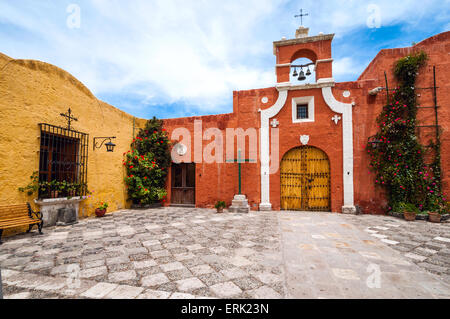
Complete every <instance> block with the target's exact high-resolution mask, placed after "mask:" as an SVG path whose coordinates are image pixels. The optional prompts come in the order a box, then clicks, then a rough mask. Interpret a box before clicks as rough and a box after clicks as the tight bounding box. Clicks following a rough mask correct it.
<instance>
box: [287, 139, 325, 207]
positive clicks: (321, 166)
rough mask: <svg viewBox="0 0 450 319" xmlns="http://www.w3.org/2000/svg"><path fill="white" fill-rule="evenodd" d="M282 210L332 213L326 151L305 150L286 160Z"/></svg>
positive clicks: (300, 150)
mask: <svg viewBox="0 0 450 319" xmlns="http://www.w3.org/2000/svg"><path fill="white" fill-rule="evenodd" d="M281 209H283V210H301V211H330V162H329V160H328V156H327V155H326V154H325V153H324V152H323V151H321V150H320V149H318V148H315V147H311V146H302V147H298V148H294V149H292V150H290V151H289V152H288V153H287V154H286V155H285V156H284V157H283V160H282V161H281Z"/></svg>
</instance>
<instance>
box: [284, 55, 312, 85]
mask: <svg viewBox="0 0 450 319" xmlns="http://www.w3.org/2000/svg"><path fill="white" fill-rule="evenodd" d="M290 82H291V84H310V83H316V70H315V63H314V62H313V61H311V60H310V59H307V58H299V59H297V60H295V61H293V62H292V63H291V74H290Z"/></svg>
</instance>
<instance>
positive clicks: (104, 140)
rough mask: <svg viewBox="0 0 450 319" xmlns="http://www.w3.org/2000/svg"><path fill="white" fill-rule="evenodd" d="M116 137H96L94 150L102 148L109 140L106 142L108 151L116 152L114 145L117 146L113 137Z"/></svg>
mask: <svg viewBox="0 0 450 319" xmlns="http://www.w3.org/2000/svg"><path fill="white" fill-rule="evenodd" d="M115 138H116V137H115V136H113V137H94V151H95V149H96V148H98V149H100V148H102V146H103V144H105V142H106V141H108V143H106V144H105V146H106V151H107V152H108V153H112V152H114V147H116V144H114V143H113V142H112V140H113V139H115ZM97 140H102V142H101V143H100V142H97Z"/></svg>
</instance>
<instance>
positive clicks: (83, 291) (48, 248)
mask: <svg viewBox="0 0 450 319" xmlns="http://www.w3.org/2000/svg"><path fill="white" fill-rule="evenodd" d="M388 224H392V225H399V226H397V227H396V226H389V225H388ZM418 225H419V223H417V226H416V224H414V226H412V225H410V224H408V225H403V221H401V220H394V219H393V218H391V217H380V216H346V215H338V214H325V213H281V214H280V213H275V212H267V213H261V212H254V213H251V214H230V213H224V214H222V215H218V214H215V212H214V211H213V210H208V209H194V208H192V209H190V208H161V209H154V210H147V211H136V210H126V211H121V212H117V213H114V214H111V215H107V217H105V218H102V219H95V218H94V219H87V220H82V221H80V223H79V224H77V225H73V226H68V227H58V228H55V227H53V228H47V229H44V231H45V234H44V235H42V236H39V235H38V234H37V233H32V234H23V235H19V236H14V237H12V238H6V239H5V240H4V241H5V243H4V244H3V245H2V246H0V265H1V268H2V279H3V293H4V295H5V297H6V298H13V299H16V298H18V299H25V298H127V299H128V298H160V299H166V298H174V299H182V298H383V297H386V298H404V297H411V298H419V297H424V298H450V286H449V285H447V284H445V283H444V282H442V280H441V278H439V277H437V276H435V275H434V274H430V273H427V272H426V271H424V270H422V269H420V267H419V266H417V265H415V264H414V262H416V259H417V258H416V259H414V258H412V257H411V256H410V255H408V256H404V255H405V253H406V252H403V251H402V252H401V253H400V252H398V251H395V250H393V249H392V248H390V247H388V245H389V246H391V247H393V248H394V249H396V247H401V245H400V241H399V244H396V245H394V244H392V243H390V242H386V240H388V241H390V240H392V241H394V240H395V238H394V237H392V238H391V237H380V236H388V235H381V232H380V231H389V229H400V228H404V229H409V232H413V231H420V233H422V231H421V228H420V226H418ZM432 226H433V227H436V226H435V225H432ZM432 226H429V225H426V227H431V228H432V229H433V227H432ZM437 226H438V227H443V230H442V233H441V232H439V234H438V235H436V236H435V237H438V239H436V238H435V237H433V238H432V239H429V240H428V241H427V242H431V243H435V244H438V245H444V246H445V247H446V248H444V247H443V246H442V247H441V246H439V247H440V250H439V256H446V255H445V249H448V248H449V246H450V242H449V241H450V239H448V238H449V237H450V236H449V234H448V232H447V233H446V232H445V229H447V230H448V228H445V227H448V226H442V225H437ZM377 227H378V228H377ZM407 227H419V228H420V230H417V229H414V230H413V229H411V228H407ZM380 228H381V229H380ZM385 228H386V229H385ZM404 229H402V230H404ZM375 232H377V233H375ZM426 232H428V233H430V234H431V231H430V230H429V229H428V230H426ZM433 234H437V233H433ZM375 235H380V236H375ZM389 236H390V235H389ZM411 236H412V235H411ZM446 239H447V240H448V241H446ZM382 240H384V242H382ZM405 242H407V240H405ZM426 247H428V246H426ZM436 247H437V246H436ZM413 249H415V248H413ZM442 250H444V251H442ZM441 251H442V253H441ZM417 256H419V255H417ZM443 260H444V261H446V262H447V263H448V259H445V258H443ZM411 261H413V262H411ZM419 264H420V263H419ZM441 267H442V266H441ZM444 268H445V267H444ZM447 269H448V264H447ZM378 274H379V275H380V276H378ZM377 276H378V277H379V278H378V277H377ZM377 287H380V288H377Z"/></svg>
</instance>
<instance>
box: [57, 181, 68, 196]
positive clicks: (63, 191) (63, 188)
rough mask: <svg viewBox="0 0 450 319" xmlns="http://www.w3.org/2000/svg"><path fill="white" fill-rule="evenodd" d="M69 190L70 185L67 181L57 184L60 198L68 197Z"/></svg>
mask: <svg viewBox="0 0 450 319" xmlns="http://www.w3.org/2000/svg"><path fill="white" fill-rule="evenodd" d="M69 188H70V183H69V182H67V181H62V182H60V183H59V184H58V192H59V195H61V196H62V197H67V196H69Z"/></svg>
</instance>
